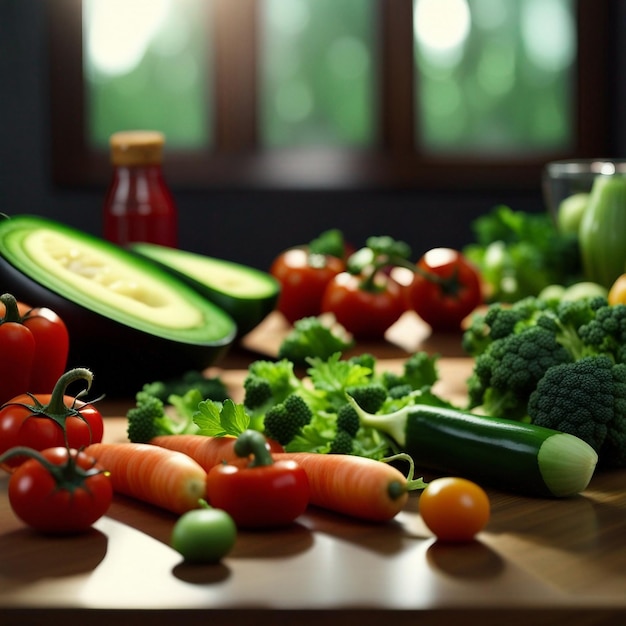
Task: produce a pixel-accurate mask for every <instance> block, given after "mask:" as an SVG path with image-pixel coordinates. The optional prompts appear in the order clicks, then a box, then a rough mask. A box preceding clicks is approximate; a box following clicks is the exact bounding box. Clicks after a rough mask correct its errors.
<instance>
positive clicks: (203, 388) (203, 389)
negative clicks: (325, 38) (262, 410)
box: [142, 370, 229, 402]
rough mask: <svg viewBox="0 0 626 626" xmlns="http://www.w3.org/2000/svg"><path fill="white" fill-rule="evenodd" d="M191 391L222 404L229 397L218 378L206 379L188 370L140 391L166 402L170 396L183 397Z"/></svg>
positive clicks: (155, 382) (195, 371)
mask: <svg viewBox="0 0 626 626" xmlns="http://www.w3.org/2000/svg"><path fill="white" fill-rule="evenodd" d="M191 389H195V390H197V391H198V392H199V393H200V395H201V396H202V398H203V399H204V400H215V401H217V402H223V401H224V400H226V399H227V398H228V397H229V395H228V389H227V388H226V385H225V384H224V381H223V380H222V379H221V378H220V377H219V376H212V377H207V376H205V375H204V374H203V373H202V372H199V371H198V370H190V371H188V372H185V373H184V374H183V375H182V376H178V377H176V378H170V379H168V380H165V381H163V380H158V381H154V382H152V383H146V384H145V385H144V386H143V388H142V391H144V392H146V393H149V394H150V395H153V396H156V397H157V398H159V399H160V400H162V401H163V402H167V401H168V400H169V397H170V396H184V395H185V394H186V393H187V392H188V391H190V390H191Z"/></svg>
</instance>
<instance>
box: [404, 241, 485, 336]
mask: <svg viewBox="0 0 626 626" xmlns="http://www.w3.org/2000/svg"><path fill="white" fill-rule="evenodd" d="M409 301H410V303H411V306H412V308H413V309H414V310H415V312H416V313H417V314H418V315H419V316H420V317H421V318H422V319H423V320H424V321H425V322H426V323H427V324H428V325H429V326H430V327H431V328H432V329H433V330H441V331H455V330H459V329H460V328H461V322H462V321H463V320H464V319H465V318H466V317H467V316H468V315H469V314H470V313H471V312H472V311H474V309H476V307H477V306H478V305H479V304H481V303H482V301H483V298H482V292H481V285H480V274H479V273H478V271H477V270H476V269H475V268H474V266H473V265H472V264H471V263H469V261H467V260H466V259H465V257H464V256H463V255H462V254H461V253H460V252H458V251H457V250H453V249H452V248H433V249H432V250H429V251H428V252H426V254H424V255H423V256H422V258H421V259H420V260H419V261H418V262H417V264H416V273H415V276H414V278H413V283H412V284H411V286H410V288H409Z"/></svg>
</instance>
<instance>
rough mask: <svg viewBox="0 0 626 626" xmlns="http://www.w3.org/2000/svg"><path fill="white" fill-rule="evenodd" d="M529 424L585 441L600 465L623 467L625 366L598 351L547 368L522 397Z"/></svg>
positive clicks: (625, 455)
mask: <svg viewBox="0 0 626 626" xmlns="http://www.w3.org/2000/svg"><path fill="white" fill-rule="evenodd" d="M528 415H529V416H530V418H531V420H532V421H533V423H535V424H537V425H539V426H545V427H547V428H552V429H554V430H559V431H562V432H566V433H570V434H572V435H575V436H577V437H579V438H580V439H582V440H583V441H586V442H587V443H588V444H589V445H590V446H591V447H592V448H594V450H595V451H596V452H597V453H598V458H599V463H600V464H602V465H604V466H610V467H620V466H626V365H625V364H623V363H618V364H615V363H614V362H613V361H612V359H611V358H609V357H608V356H604V355H599V356H588V357H583V358H582V359H579V360H578V361H576V362H573V363H564V364H561V365H558V366H555V367H552V368H550V369H549V370H548V371H547V372H546V374H545V376H544V377H543V378H542V379H541V380H540V381H539V382H538V384H537V388H536V389H535V390H534V391H533V392H532V393H531V395H530V400H529V402H528Z"/></svg>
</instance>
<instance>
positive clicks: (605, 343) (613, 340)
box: [579, 299, 626, 362]
mask: <svg viewBox="0 0 626 626" xmlns="http://www.w3.org/2000/svg"><path fill="white" fill-rule="evenodd" d="M600 301H602V299H600ZM579 334H580V337H581V339H582V341H583V342H584V343H585V344H586V345H587V346H588V347H591V348H593V349H595V350H597V351H598V352H599V353H602V354H608V355H610V356H612V357H613V358H614V359H615V361H617V362H623V356H624V350H623V348H624V345H626V305H624V304H616V305H614V306H609V305H608V304H607V303H606V301H605V302H604V304H603V305H602V306H600V307H599V308H598V309H597V310H596V311H595V316H594V317H593V319H590V320H589V321H587V322H586V323H585V324H582V325H581V326H580V329H579Z"/></svg>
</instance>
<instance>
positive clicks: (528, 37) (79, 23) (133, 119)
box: [49, 0, 610, 189]
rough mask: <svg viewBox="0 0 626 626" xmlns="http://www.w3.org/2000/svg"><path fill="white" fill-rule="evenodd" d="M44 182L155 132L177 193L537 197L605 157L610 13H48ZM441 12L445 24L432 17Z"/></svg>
mask: <svg viewBox="0 0 626 626" xmlns="http://www.w3.org/2000/svg"><path fill="white" fill-rule="evenodd" d="M49 11H50V14H49V17H50V22H49V23H50V50H51V56H50V59H51V98H52V129H53V137H52V147H53V167H54V178H55V180H56V181H57V182H58V183H60V184H89V183H99V184H100V183H102V182H103V181H105V180H106V179H107V178H108V173H109V169H108V165H107V163H108V154H107V149H106V142H107V138H108V136H109V135H110V134H111V133H112V132H114V131H115V130H119V129H120V128H128V127H130V126H135V127H139V126H142V127H148V126H151V127H153V128H158V129H159V130H163V131H164V132H165V133H166V136H167V149H168V152H167V165H166V166H167V168H168V177H169V179H170V181H172V183H173V184H181V185H198V186H203V187H206V186H218V187H223V186H231V185H238V186H245V187H261V188H268V187H273V188H276V187H279V188H280V187H291V188H293V187H323V188H342V189H349V188H355V187H361V188H362V187H372V186H394V187H398V186H401V187H406V186H419V187H432V186H437V187H442V186H445V187H451V186H454V185H458V186H461V187H466V186H475V185H491V186H493V185H498V184H501V185H508V186H525V185H531V184H532V185H536V181H537V180H538V176H539V170H540V168H541V166H542V164H543V163H545V162H546V161H548V160H550V159H553V158H558V157H565V156H567V157H574V156H590V155H594V154H595V155H597V154H601V153H604V154H606V153H608V152H607V151H608V149H609V148H610V146H609V145H608V136H607V133H606V132H605V131H606V124H607V122H606V120H607V117H608V99H609V89H608V87H609V85H608V74H607V54H608V52H607V44H606V37H607V34H606V33H607V29H608V24H609V18H610V15H609V9H608V3H595V2H593V0H578V1H577V0H515V1H512V0H237V2H233V1H232V0H175V1H174V0H82V1H81V0H55V2H52V3H49ZM442 12H443V13H442ZM451 172H454V175H451Z"/></svg>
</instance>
